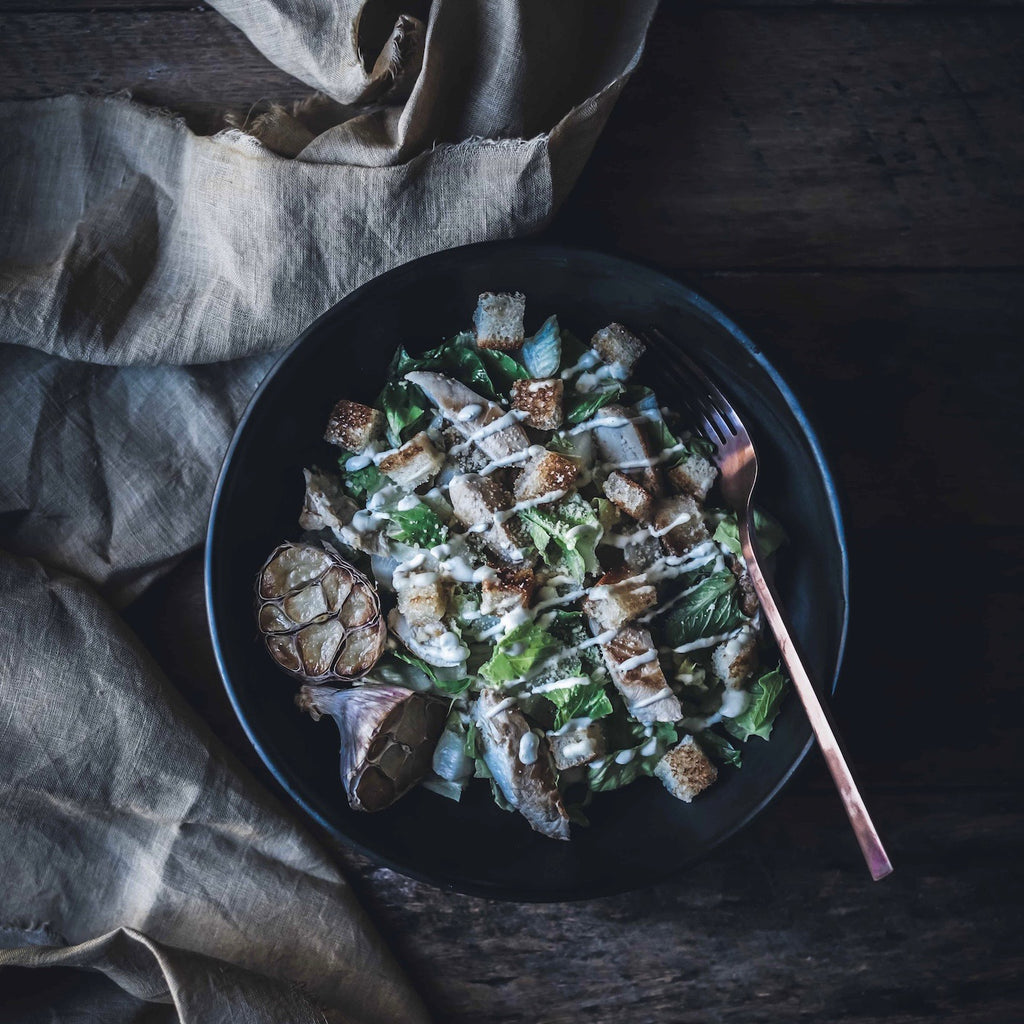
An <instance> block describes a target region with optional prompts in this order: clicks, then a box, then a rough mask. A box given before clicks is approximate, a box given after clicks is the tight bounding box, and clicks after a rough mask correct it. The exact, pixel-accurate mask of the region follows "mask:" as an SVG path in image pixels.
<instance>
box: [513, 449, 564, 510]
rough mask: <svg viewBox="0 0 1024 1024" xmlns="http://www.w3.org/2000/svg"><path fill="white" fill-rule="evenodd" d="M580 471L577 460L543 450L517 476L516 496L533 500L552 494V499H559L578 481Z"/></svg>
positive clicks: (520, 499) (519, 498)
mask: <svg viewBox="0 0 1024 1024" xmlns="http://www.w3.org/2000/svg"><path fill="white" fill-rule="evenodd" d="M579 471H580V470H579V466H578V465H577V464H576V462H575V460H573V459H570V458H568V457H567V456H565V455H559V454H558V452H549V451H542V452H540V454H538V455H535V456H534V457H533V458H532V459H530V461H529V462H527V463H526V465H525V466H524V467H523V471H522V473H520V474H519V476H518V477H517V478H516V482H515V484H514V485H513V489H514V490H515V495H516V498H517V500H519V501H532V500H533V499H534V498H541V497H543V496H544V495H545V494H551V495H554V497H553V498H552V499H551V500H552V501H557V500H558V499H559V498H561V497H563V496H564V495H565V492H566V491H568V490H569V489H570V488H571V487H572V486H573V484H575V483H576V477H577V476H578V475H579Z"/></svg>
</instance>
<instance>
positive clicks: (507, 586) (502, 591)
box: [480, 566, 536, 615]
mask: <svg viewBox="0 0 1024 1024" xmlns="http://www.w3.org/2000/svg"><path fill="white" fill-rule="evenodd" d="M535 584H536V579H535V578H534V575H533V570H532V569H513V568H512V567H511V566H502V567H501V568H500V569H498V571H497V575H495V576H494V578H493V579H488V580H484V582H483V587H482V590H483V594H482V597H481V600H480V612H481V614H483V615H507V614H508V613H509V612H510V611H513V610H514V609H515V608H529V606H530V601H531V600H532V599H533V588H534V585H535Z"/></svg>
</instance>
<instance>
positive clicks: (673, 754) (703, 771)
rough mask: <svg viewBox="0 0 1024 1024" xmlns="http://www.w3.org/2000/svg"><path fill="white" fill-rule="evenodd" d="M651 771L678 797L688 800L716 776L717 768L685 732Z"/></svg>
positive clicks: (706, 786)
mask: <svg viewBox="0 0 1024 1024" xmlns="http://www.w3.org/2000/svg"><path fill="white" fill-rule="evenodd" d="M654 774H655V775H657V776H658V778H659V779H661V783H662V785H663V786H664V787H665V788H666V789H667V790H668V791H669V792H670V793H671V794H672V795H673V796H674V797H675V798H676V799H677V800H682V801H683V803H687V804H688V803H689V802H690V801H691V800H692V799H693V798H694V797H695V796H696V795H697V794H698V793H703V792H704V790H705V789H707V788H708V786H710V785H711V784H712V783H713V782H714V781H715V779H717V778H718V769H717V768H716V767H715V766H714V765H713V764H712V763H711V762H710V761H709V760H708V758H707V755H706V754H705V753H704V751H703V750H701V749H700V747H699V746H697V743H696V741H695V740H694V738H693V737H692V736H687V737H686V738H685V739H684V740H683V741H682V742H681V743H680V744H678V745H677V746H675V747H673V748H672V749H671V750H670V751H668V752H667V753H666V754H665V756H664V757H663V758H662V759H661V760H660V761H659V762H658V763H657V764H656V765H655V766H654Z"/></svg>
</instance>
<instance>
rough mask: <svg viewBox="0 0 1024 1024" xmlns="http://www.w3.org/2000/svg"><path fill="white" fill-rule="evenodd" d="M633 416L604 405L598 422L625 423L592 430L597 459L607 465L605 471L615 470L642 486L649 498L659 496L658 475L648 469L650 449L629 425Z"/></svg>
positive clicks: (635, 427) (641, 434)
mask: <svg viewBox="0 0 1024 1024" xmlns="http://www.w3.org/2000/svg"><path fill="white" fill-rule="evenodd" d="M635 416H636V414H635V413H631V412H630V411H629V410H628V409H624V408H623V407H622V406H621V405H606V406H605V407H604V408H603V409H602V410H601V411H600V412H599V413H598V414H597V418H598V420H609V419H611V420H627V421H628V422H625V423H621V422H620V423H609V424H606V425H605V424H602V425H601V426H598V427H595V428H594V430H593V435H594V444H595V445H596V446H597V452H598V455H600V456H601V459H602V461H604V462H605V463H606V464H608V468H609V469H613V470H619V471H620V472H622V473H625V475H626V476H628V477H632V478H633V479H634V480H636V481H637V482H638V483H640V484H642V485H643V487H644V489H645V490H647V491H648V492H649V493H651V494H653V495H659V494H661V491H662V487H661V474H660V473H659V472H658V468H657V467H656V466H651V465H650V461H651V457H652V454H653V453H652V451H651V445H650V442H649V441H648V440H647V435H646V434H644V432H643V430H642V429H641V427H640V425H639V424H637V423H634V422H632V420H633V418H634V417H635Z"/></svg>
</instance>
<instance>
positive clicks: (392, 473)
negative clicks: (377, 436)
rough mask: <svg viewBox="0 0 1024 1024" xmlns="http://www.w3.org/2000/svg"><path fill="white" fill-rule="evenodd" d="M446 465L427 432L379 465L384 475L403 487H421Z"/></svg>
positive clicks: (385, 458)
mask: <svg viewBox="0 0 1024 1024" xmlns="http://www.w3.org/2000/svg"><path fill="white" fill-rule="evenodd" d="M443 464H444V453H443V452H439V451H438V450H437V449H436V448H435V447H434V442H433V441H431V440H430V437H429V436H428V435H427V432H426V431H425V430H421V431H420V432H419V433H418V434H416V436H415V437H412V438H410V439H409V440H408V441H406V442H405V444H403V445H402V447H401V448H399V449H398V450H397V451H394V452H391V454H390V455H386V456H385V457H384V458H383V459H381V460H380V462H379V463H378V464H377V467H378V468H379V469H380V471H381V472H382V473H384V474H385V475H387V476H389V477H391V479H392V480H394V481H395V483H396V484H399V485H400V486H401V487H406V488H409V489H410V490H411V489H412V488H414V487H419V485H420V484H425V483H426V482H427V481H428V480H430V479H431V478H432V477H434V476H436V475H437V473H438V471H439V470H440V469H441V466H442V465H443Z"/></svg>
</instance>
